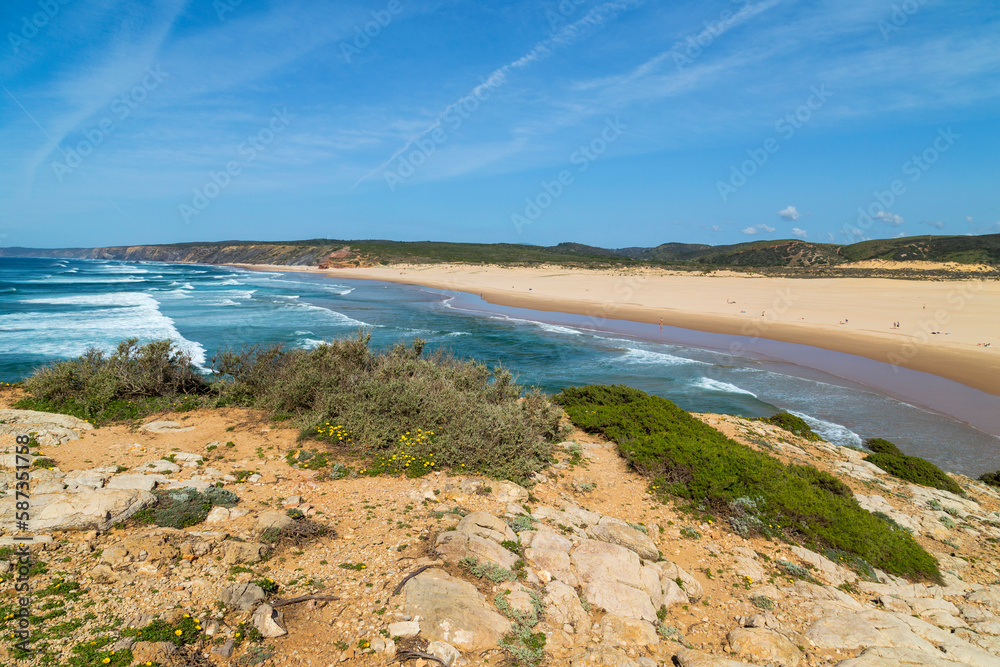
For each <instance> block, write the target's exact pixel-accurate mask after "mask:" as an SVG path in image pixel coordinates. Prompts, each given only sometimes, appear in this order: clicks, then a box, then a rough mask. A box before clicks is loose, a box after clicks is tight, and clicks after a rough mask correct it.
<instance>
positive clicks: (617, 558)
mask: <svg viewBox="0 0 1000 667" xmlns="http://www.w3.org/2000/svg"><path fill="white" fill-rule="evenodd" d="M572 561H573V565H574V566H575V567H576V570H577V574H578V576H579V578H580V580H581V581H583V582H585V583H590V582H594V581H604V580H610V581H617V582H619V583H622V584H625V585H627V586H632V587H634V588H638V589H642V587H643V581H642V573H641V569H640V568H641V565H640V562H639V556H638V555H637V554H636V553H635V552H634V551H632V550H631V549H627V548H625V547H623V546H619V545H617V544H611V543H609V542H601V541H598V540H581V541H580V545H579V546H578V547H577V548H576V549H574V550H573V554H572Z"/></svg>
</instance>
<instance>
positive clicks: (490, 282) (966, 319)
mask: <svg viewBox="0 0 1000 667" xmlns="http://www.w3.org/2000/svg"><path fill="white" fill-rule="evenodd" d="M235 266H238V267H240V268H244V269H254V270H268V271H306V272H312V273H321V274H324V275H328V276H330V277H333V278H349V279H361V280H383V281H388V282H396V283H404V284H410V285H422V286H425V287H431V288H436V289H443V290H454V291H460V292H467V293H472V294H479V295H481V296H482V297H483V299H485V300H486V301H488V302H490V303H495V304H499V305H505V306H514V307H520V308H531V309H535V310H542V311H557V312H564V313H573V314H577V315H584V316H587V317H591V318H594V320H595V325H599V324H600V321H601V320H607V319H618V320H629V321H634V322H648V323H651V324H659V323H660V322H661V320H662V324H664V325H665V326H675V327H682V328H685V329H693V330H697V331H706V332H711V333H720V334H727V335H742V336H750V337H758V338H764V339H769V340H776V341H783V342H788V343H799V344H804V345H812V346H816V347H820V348H824V349H828V350H835V351H838V352H846V353H849V354H854V355H859V356H862V357H866V358H869V359H874V360H877V361H881V362H885V363H889V364H894V365H897V366H900V367H903V368H909V369H912V370H917V371H922V372H925V373H931V374H933V375H938V376H941V377H945V378H948V379H951V380H955V381H957V382H960V383H962V384H965V385H967V386H970V387H973V388H976V389H979V390H981V391H985V392H988V393H991V394H995V395H1000V282H997V281H985V280H980V279H975V278H970V279H968V280H951V281H916V280H891V279H877V278H864V279H855V278H832V279H819V278H814V279H794V278H768V277H756V276H749V275H746V274H738V273H733V272H728V271H717V272H715V273H713V274H708V275H697V274H691V273H677V272H668V271H661V270H655V269H647V270H638V271H637V270H629V271H615V270H607V271H601V270H580V269H567V268H565V267H538V268H507V267H497V266H470V265H449V264H432V265H426V264H422V265H395V266H387V267H372V268H359V269H327V270H321V269H318V268H315V267H296V266H271V265H259V264H257V265H247V264H238V265H235ZM896 322H898V323H899V326H898V328H896V327H895V323H896ZM985 344H990V347H985Z"/></svg>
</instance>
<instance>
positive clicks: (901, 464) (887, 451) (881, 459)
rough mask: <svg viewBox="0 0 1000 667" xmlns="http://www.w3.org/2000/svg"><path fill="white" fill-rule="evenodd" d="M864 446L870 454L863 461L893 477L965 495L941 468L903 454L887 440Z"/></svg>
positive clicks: (872, 441) (872, 440)
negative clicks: (870, 451)
mask: <svg viewBox="0 0 1000 667" xmlns="http://www.w3.org/2000/svg"><path fill="white" fill-rule="evenodd" d="M865 446H866V447H868V449H870V450H872V453H871V454H869V455H868V456H866V457H865V461H868V462H869V463H872V464H874V465H877V466H878V467H879V468H881V469H882V470H884V471H886V472H887V473H889V474H890V475H892V476H893V477H898V478H899V479H901V480H903V481H905V482H911V483H913V484H919V485H921V486H930V487H933V488H935V489H941V490H942V491H950V492H951V493H954V494H956V495H960V496H962V495H965V492H964V491H963V490H962V487H961V486H959V485H958V483H957V482H955V480H953V479H952V478H951V477H949V476H948V475H947V473H945V472H944V471H943V470H941V468H938V467H937V466H936V465H934V464H933V463H931V462H930V461H925V460H924V459H922V458H919V457H917V456H908V455H906V454H904V453H903V452H902V451H900V449H899V447H897V446H896V445H894V444H893V443H891V442H889V441H888V440H883V439H882V438H873V439H871V440H869V441H868V442H866V443H865Z"/></svg>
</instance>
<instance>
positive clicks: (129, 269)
mask: <svg viewBox="0 0 1000 667" xmlns="http://www.w3.org/2000/svg"><path fill="white" fill-rule="evenodd" d="M100 268H101V269H103V270H104V271H105V272H106V273H149V269H144V268H142V267H139V266H135V265H132V264H105V265H103V266H101V267H100Z"/></svg>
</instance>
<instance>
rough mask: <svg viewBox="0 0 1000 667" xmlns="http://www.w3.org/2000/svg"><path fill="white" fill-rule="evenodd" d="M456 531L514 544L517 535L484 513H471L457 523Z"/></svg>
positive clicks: (498, 520) (502, 523)
mask: <svg viewBox="0 0 1000 667" xmlns="http://www.w3.org/2000/svg"><path fill="white" fill-rule="evenodd" d="M456 530H457V531H459V532H462V533H468V534H470V535H476V536H478V537H482V538H486V539H490V540H493V541H494V542H498V543H499V542H504V541H509V542H516V541H517V535H515V534H514V531H513V530H511V529H510V526H508V525H507V524H506V523H504V522H503V521H502V520H500V519H498V518H496V517H495V516H493V515H492V514H487V513H486V512H472V513H471V514H468V515H466V516H465V518H463V519H462V520H461V521H459V522H458V526H457V527H456Z"/></svg>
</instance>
